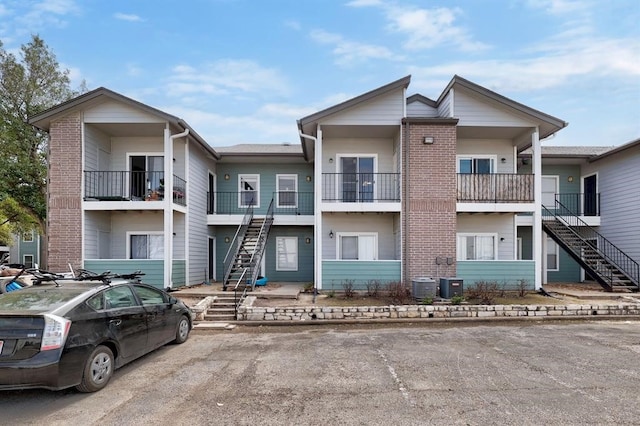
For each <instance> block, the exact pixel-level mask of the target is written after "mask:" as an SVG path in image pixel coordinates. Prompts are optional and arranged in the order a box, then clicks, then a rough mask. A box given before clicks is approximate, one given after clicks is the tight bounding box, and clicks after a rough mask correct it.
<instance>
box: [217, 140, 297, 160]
mask: <svg viewBox="0 0 640 426" xmlns="http://www.w3.org/2000/svg"><path fill="white" fill-rule="evenodd" d="M216 150H217V151H218V153H219V154H220V155H222V156H225V155H246V156H249V155H260V156H264V155H268V156H271V155H273V156H295V157H302V147H301V146H300V145H292V144H288V143H283V144H258V143H254V144H249V143H245V144H239V145H233V146H222V147H218V148H216Z"/></svg>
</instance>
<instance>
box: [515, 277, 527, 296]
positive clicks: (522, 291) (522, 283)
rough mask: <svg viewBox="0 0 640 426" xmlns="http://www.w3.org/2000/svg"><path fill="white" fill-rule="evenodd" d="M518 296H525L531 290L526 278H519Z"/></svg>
mask: <svg viewBox="0 0 640 426" xmlns="http://www.w3.org/2000/svg"><path fill="white" fill-rule="evenodd" d="M517 291H518V297H525V296H526V295H527V293H528V292H529V281H528V280H525V279H520V280H518V290H517Z"/></svg>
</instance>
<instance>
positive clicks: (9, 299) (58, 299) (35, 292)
mask: <svg viewBox="0 0 640 426" xmlns="http://www.w3.org/2000/svg"><path fill="white" fill-rule="evenodd" d="M85 291H86V289H79V288H77V289H65V288H51V289H23V290H18V291H12V292H11V293H5V294H2V295H0V312H12V311H14V312H15V311H21V312H24V311H31V312H33V311H36V312H42V311H51V310H53V309H56V308H58V307H59V306H62V305H64V304H65V303H66V302H68V301H69V300H71V299H73V298H74V297H76V296H79V295H81V294H82V293H84V292H85Z"/></svg>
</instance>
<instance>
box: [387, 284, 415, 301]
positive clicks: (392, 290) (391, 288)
mask: <svg viewBox="0 0 640 426" xmlns="http://www.w3.org/2000/svg"><path fill="white" fill-rule="evenodd" d="M387 294H388V296H389V299H390V300H391V303H393V304H397V305H404V304H406V303H408V302H409V301H410V300H411V290H410V289H409V287H407V286H405V285H404V284H403V283H401V282H400V281H393V282H390V283H389V284H387Z"/></svg>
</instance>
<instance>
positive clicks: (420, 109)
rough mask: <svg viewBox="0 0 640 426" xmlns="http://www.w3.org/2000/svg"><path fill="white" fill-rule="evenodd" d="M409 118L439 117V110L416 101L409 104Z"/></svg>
mask: <svg viewBox="0 0 640 426" xmlns="http://www.w3.org/2000/svg"><path fill="white" fill-rule="evenodd" d="M407 117H438V109H437V108H434V107H431V106H429V105H426V104H424V103H422V102H419V101H415V102H411V103H410V104H407Z"/></svg>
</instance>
